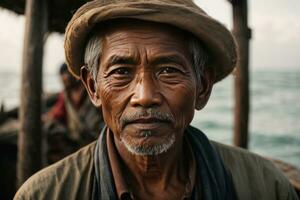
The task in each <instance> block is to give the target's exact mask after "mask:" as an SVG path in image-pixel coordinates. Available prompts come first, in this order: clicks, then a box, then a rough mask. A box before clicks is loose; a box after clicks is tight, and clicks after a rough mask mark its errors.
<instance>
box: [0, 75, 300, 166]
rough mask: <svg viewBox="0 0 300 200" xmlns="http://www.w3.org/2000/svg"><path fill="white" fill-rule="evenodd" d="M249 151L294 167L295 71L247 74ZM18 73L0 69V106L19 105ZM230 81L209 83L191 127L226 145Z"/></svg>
mask: <svg viewBox="0 0 300 200" xmlns="http://www.w3.org/2000/svg"><path fill="white" fill-rule="evenodd" d="M250 81H251V83H250V93H251V100H250V102H251V108H250V118H249V120H250V121H249V123H250V124H249V129H250V130H249V149H250V150H251V151H253V152H256V153H258V154H261V155H263V156H267V157H272V158H276V159H280V160H283V161H286V162H289V163H291V164H294V165H295V166H297V167H299V168H300V120H299V118H300V69H280V70H278V69H276V70H274V69H255V70H253V71H252V72H251V74H250ZM20 84H21V81H20V74H16V73H13V72H9V71H2V70H1V74H0V85H1V87H0V102H2V103H4V104H5V107H6V108H7V109H10V108H13V107H14V106H17V105H18V104H19V96H20V95H19V93H20ZM43 86H44V90H45V91H48V92H55V91H59V90H60V89H61V84H60V81H59V77H58V75H57V74H45V75H44V80H43ZM233 86H234V83H233V76H232V75H230V76H228V77H227V78H226V79H224V80H223V81H221V82H219V83H217V84H215V86H214V88H213V91H212V94H211V98H210V100H209V102H208V104H207V106H206V107H205V108H204V109H203V110H201V111H197V112H196V113H195V117H194V120H193V121H192V125H194V126H196V127H198V128H199V129H201V130H202V131H203V132H205V133H206V135H207V136H208V137H209V138H210V139H212V140H216V141H219V142H223V143H227V144H232V138H233V109H234V87H233Z"/></svg>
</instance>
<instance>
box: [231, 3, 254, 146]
mask: <svg viewBox="0 0 300 200" xmlns="http://www.w3.org/2000/svg"><path fill="white" fill-rule="evenodd" d="M231 3H232V7H233V33H234V35H235V37H236V40H237V43H238V51H239V61H238V65H237V68H236V71H235V81H234V82H235V114H234V144H235V145H236V146H239V147H242V148H247V147H248V137H249V136H248V135H249V133H248V132H249V130H248V124H249V107H250V100H249V99H250V97H249V40H250V38H251V30H250V29H249V28H248V6H247V0H233V1H231Z"/></svg>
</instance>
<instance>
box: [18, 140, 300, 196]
mask: <svg viewBox="0 0 300 200" xmlns="http://www.w3.org/2000/svg"><path fill="white" fill-rule="evenodd" d="M95 144H96V143H95V142H93V143H92V144H90V145H88V146H86V147H84V148H82V149H81V150H79V151H78V152H76V153H74V154H72V155H70V156H68V157H67V158H65V159H63V160H61V161H59V162H57V163H56V164H53V165H51V166H49V167H47V168H45V169H43V170H41V171H40V172H38V173H36V174H35V175H33V176H32V177H31V178H29V179H28V180H27V181H26V182H25V183H24V184H23V186H22V187H21V188H20V189H19V191H18V192H17V194H16V195H15V197H14V200H25V199H26V200H41V199H47V200H58V199H60V200H65V199H68V200H73V199H74V200H75V199H78V200H81V199H82V200H87V199H91V194H92V186H93V177H94V171H93V167H94V164H93V161H94V159H93V158H94V148H95ZM212 145H213V146H214V147H215V148H216V149H217V151H218V152H219V154H220V156H221V158H222V159H223V162H224V165H225V167H226V168H227V169H228V170H229V171H230V173H231V175H232V178H233V182H234V187H235V191H236V194H237V199H240V200H254V199H255V200H286V199H290V200H297V199H298V197H297V195H296V192H295V191H294V189H293V188H292V186H291V185H290V183H289V181H288V180H287V179H286V178H285V176H284V175H283V174H282V173H281V172H280V171H279V170H278V169H277V168H276V167H275V166H274V165H273V164H272V163H271V162H270V161H268V160H266V159H264V158H262V157H260V156H258V155H255V154H253V153H250V152H248V151H245V150H242V149H239V148H235V147H230V146H227V145H223V144H220V143H217V142H212Z"/></svg>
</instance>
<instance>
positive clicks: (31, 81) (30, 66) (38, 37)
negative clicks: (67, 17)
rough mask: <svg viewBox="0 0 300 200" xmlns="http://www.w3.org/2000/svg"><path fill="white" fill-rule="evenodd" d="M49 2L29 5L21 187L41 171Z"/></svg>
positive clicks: (34, 1) (29, 2)
mask: <svg viewBox="0 0 300 200" xmlns="http://www.w3.org/2000/svg"><path fill="white" fill-rule="evenodd" d="M46 3H47V1H44V0H27V1H26V10H25V16H26V24H25V37H24V49H23V69H22V81H21V107H20V113H19V114H20V115H19V116H20V123H21V124H20V132H19V137H18V163H17V183H18V186H20V185H21V184H22V183H23V182H24V181H25V180H26V179H27V178H28V177H30V176H31V175H32V174H34V173H35V172H36V171H38V170H39V169H40V168H41V165H42V156H41V155H42V154H41V141H42V131H41V94H42V65H43V42H44V35H45V33H46V31H47V22H48V19H47V6H46Z"/></svg>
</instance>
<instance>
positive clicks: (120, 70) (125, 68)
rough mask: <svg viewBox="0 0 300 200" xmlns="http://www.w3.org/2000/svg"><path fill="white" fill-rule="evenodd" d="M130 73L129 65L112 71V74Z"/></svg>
mask: <svg viewBox="0 0 300 200" xmlns="http://www.w3.org/2000/svg"><path fill="white" fill-rule="evenodd" d="M129 73H130V69H129V68H127V67H120V68H117V69H114V70H112V71H111V73H110V74H115V75H128V74H129Z"/></svg>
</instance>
